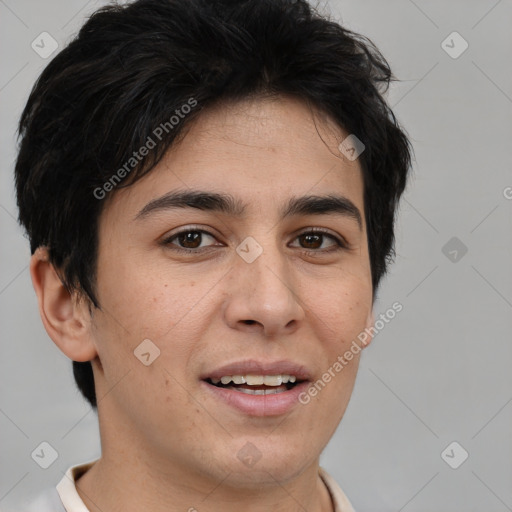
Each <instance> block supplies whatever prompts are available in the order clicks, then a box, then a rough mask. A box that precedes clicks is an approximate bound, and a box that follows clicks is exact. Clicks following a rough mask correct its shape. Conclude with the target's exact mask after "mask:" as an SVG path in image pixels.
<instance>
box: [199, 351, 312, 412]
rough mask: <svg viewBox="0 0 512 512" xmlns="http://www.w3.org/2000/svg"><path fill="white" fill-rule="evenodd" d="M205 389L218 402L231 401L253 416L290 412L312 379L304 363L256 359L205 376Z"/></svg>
mask: <svg viewBox="0 0 512 512" xmlns="http://www.w3.org/2000/svg"><path fill="white" fill-rule="evenodd" d="M201 381H202V382H203V386H204V389H205V390H206V392H207V393H208V394H209V396H210V397H211V398H212V399H213V400H215V401H216V402H217V403H218V405H228V406H229V407H230V408H231V409H236V411H237V412H242V413H244V414H246V415H249V416H276V415H281V414H285V413H288V412H290V411H291V410H292V409H293V408H294V407H295V406H296V405H297V404H299V403H300V402H299V396H300V394H301V393H302V392H304V391H305V390H306V389H307V387H308V386H309V383H310V382H311V374H310V373H309V371H308V370H307V369H306V368H305V367H304V366H302V365H297V364H293V363H291V362H288V361H280V362H276V363H264V362H258V361H255V360H249V361H243V362H240V363H233V364H229V365H226V366H224V367H222V368H219V369H217V370H213V371H212V372H210V373H208V374H206V375H203V376H202V377H201Z"/></svg>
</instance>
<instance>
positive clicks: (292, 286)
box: [224, 244, 305, 337]
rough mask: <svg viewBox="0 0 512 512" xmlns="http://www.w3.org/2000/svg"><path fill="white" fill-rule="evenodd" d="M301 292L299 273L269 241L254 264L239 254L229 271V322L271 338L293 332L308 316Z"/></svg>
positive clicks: (232, 325)
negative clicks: (297, 273)
mask: <svg viewBox="0 0 512 512" xmlns="http://www.w3.org/2000/svg"><path fill="white" fill-rule="evenodd" d="M298 292H299V290H298V281H297V276H296V275H295V274H294V272H293V269H292V268H291V267H290V265H289V263H288V262H287V259H286V256H285V255H284V254H282V253H281V252H280V251H279V249H278V248H277V247H273V248H270V247H269V244H267V246H265V247H264V250H263V252H262V253H261V254H260V255H259V256H258V257H257V258H256V259H255V260H254V261H252V262H251V263H248V262H247V261H245V260H244V259H243V258H241V257H238V256H237V257H236V258H235V262H234V268H233V270H232V271H231V272H230V273H229V290H228V296H229V298H228V301H227V304H226V305H225V310H224V314H225V318H226V322H227V323H228V325H229V326H230V327H231V328H233V329H237V330H240V331H244V332H247V333H249V332H261V333H262V334H263V335H264V336H267V337H272V336H279V335H283V334H291V333H292V332H294V331H295V330H296V329H297V328H298V327H299V326H300V325H301V323H302V322H303V319H304V318H305V312H304V308H303V306H302V303H301V300H300V297H299V295H298Z"/></svg>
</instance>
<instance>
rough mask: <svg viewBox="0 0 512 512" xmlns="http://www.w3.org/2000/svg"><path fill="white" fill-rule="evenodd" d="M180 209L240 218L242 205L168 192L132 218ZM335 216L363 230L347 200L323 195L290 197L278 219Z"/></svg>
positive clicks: (198, 193)
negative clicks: (355, 223)
mask: <svg viewBox="0 0 512 512" xmlns="http://www.w3.org/2000/svg"><path fill="white" fill-rule="evenodd" d="M180 208H196V209H198V210H206V211H215V212H220V213H224V214H226V215H230V216H232V217H243V216H244V214H245V213H246V206H245V205H244V204H243V203H242V202H241V201H240V200H237V199H235V198H234V197H233V196H231V195H229V194H220V193H216V192H207V191H202V190H185V191H172V192H168V193H167V194H164V195H163V196H161V197H158V198H156V199H153V200H151V201H150V202H149V203H147V204H146V206H144V207H143V208H142V209H141V210H140V211H139V213H137V215H136V216H135V217H134V220H140V219H144V218H147V217H149V216H150V215H151V214H152V213H156V212H159V211H163V210H173V209H180ZM326 214H337V215H342V216H345V217H348V218H351V219H353V220H355V221H356V222H357V224H358V226H359V230H362V229H363V226H362V216H361V212H360V211H359V209H358V208H357V206H356V205H355V204H354V203H353V202H352V201H351V200H350V199H348V198H347V197H344V196H340V195H336V194H329V195H326V196H315V195H309V196H302V197H292V198H291V199H289V201H288V203H287V204H286V205H285V206H284V208H282V209H281V211H280V217H281V219H284V218H287V217H292V216H296V215H304V216H305V215H326Z"/></svg>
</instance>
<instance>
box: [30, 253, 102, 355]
mask: <svg viewBox="0 0 512 512" xmlns="http://www.w3.org/2000/svg"><path fill="white" fill-rule="evenodd" d="M30 276H31V278H32V285H33V286H34V290H35V291H36V295H37V300H38V303H39V313H40V315H41V319H42V321H43V325H44V328H45V329H46V332H47V333H48V336H50V338H51V339H52V340H53V341H54V343H55V344H56V345H57V346H58V347H59V349H60V350H61V351H62V352H63V353H64V354H65V355H66V356H67V357H69V359H71V360H73V361H82V362H83V361H90V360H92V359H94V358H95V357H96V356H97V352H96V347H95V344H94V342H93V338H92V336H91V329H90V326H91V319H90V313H89V310H88V308H87V304H86V301H84V300H82V301H79V300H77V298H76V294H73V295H71V294H70V293H69V292H68V291H67V290H66V287H65V286H64V285H63V284H62V281H61V280H60V278H59V276H58V275H57V273H56V271H55V269H54V267H53V265H52V264H51V263H50V261H49V257H48V250H47V248H46V247H39V248H38V249H37V250H36V251H35V253H34V254H33V255H32V257H31V258H30Z"/></svg>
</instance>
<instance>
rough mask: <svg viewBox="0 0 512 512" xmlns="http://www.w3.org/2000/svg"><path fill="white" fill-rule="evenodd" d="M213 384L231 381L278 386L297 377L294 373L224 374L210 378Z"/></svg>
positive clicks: (250, 384)
mask: <svg viewBox="0 0 512 512" xmlns="http://www.w3.org/2000/svg"><path fill="white" fill-rule="evenodd" d="M210 380H211V381H212V382H213V383H214V384H218V383H219V382H221V383H222V384H229V383H230V382H231V381H233V383H234V384H248V385H249V386H261V385H263V384H264V385H265V386H280V385H281V384H286V383H288V382H292V383H293V382H295V381H296V380H297V378H296V377H295V375H224V376H223V377H221V378H220V379H216V378H213V377H212V378H211V379H210Z"/></svg>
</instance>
